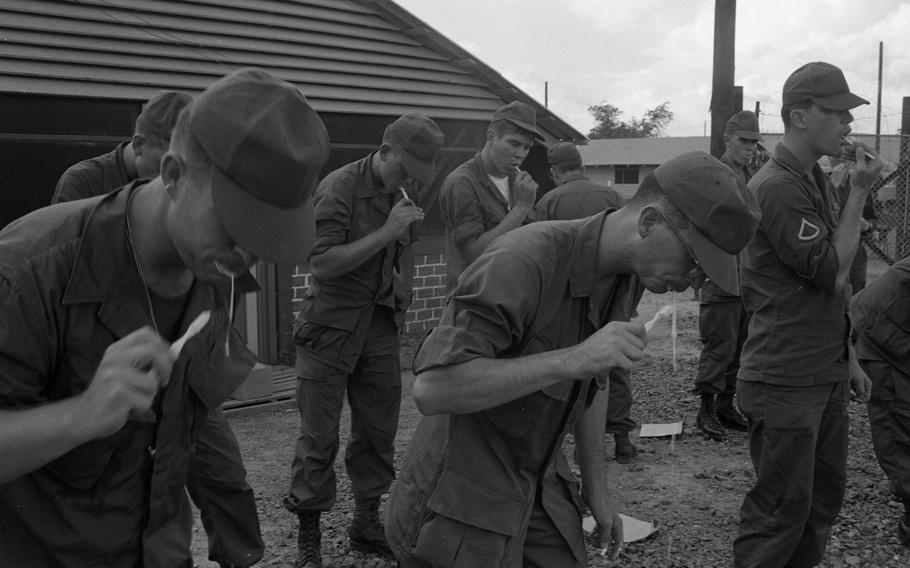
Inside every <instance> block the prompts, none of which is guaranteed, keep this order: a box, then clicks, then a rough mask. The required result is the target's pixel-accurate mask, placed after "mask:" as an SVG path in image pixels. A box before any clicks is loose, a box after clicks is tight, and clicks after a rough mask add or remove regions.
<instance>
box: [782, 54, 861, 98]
mask: <svg viewBox="0 0 910 568" xmlns="http://www.w3.org/2000/svg"><path fill="white" fill-rule="evenodd" d="M783 101H784V104H785V105H789V104H796V103H801V102H805V101H812V102H813V103H815V104H817V105H818V106H821V107H824V108H827V109H831V110H850V109H852V108H855V107H858V106H859V105H867V104H869V101H867V100H866V99H864V98H862V97H860V96H857V95H854V94H853V93H851V92H850V88H849V87H848V86H847V79H845V78H844V73H843V71H841V70H840V69H838V68H837V67H835V66H834V65H831V64H830V63H824V62H822V61H814V62H812V63H806V64H805V65H803V66H802V67H800V68H799V69H797V70H796V71H794V72H793V73H791V74H790V76H789V77H787V80H786V81H785V82H784V91H783Z"/></svg>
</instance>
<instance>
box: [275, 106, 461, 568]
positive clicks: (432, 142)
mask: <svg viewBox="0 0 910 568" xmlns="http://www.w3.org/2000/svg"><path fill="white" fill-rule="evenodd" d="M444 141H445V140H444V136H443V134H442V131H441V130H440V129H439V126H437V124H436V123H435V122H434V121H433V120H432V119H430V118H429V117H427V116H424V115H422V114H419V113H408V114H405V115H403V116H401V117H399V118H397V119H396V120H395V121H394V122H392V123H391V124H389V125H388V126H387V127H386V129H385V132H384V133H383V136H382V144H381V145H380V146H379V147H378V148H377V149H376V150H375V151H374V152H372V153H370V154H369V155H368V156H366V157H364V158H362V159H360V160H357V161H355V162H351V163H350V164H347V165H345V166H342V167H341V168H339V169H337V170H335V171H334V172H332V173H330V174H328V175H327V176H326V177H325V179H323V180H322V182H320V184H319V186H318V187H317V188H316V198H315V206H316V209H315V215H316V243H315V245H314V247H313V250H312V253H311V254H310V258H309V264H310V269H311V270H312V273H313V284H312V286H310V288H309V290H308V291H307V298H306V308H305V310H304V312H303V313H302V318H303V320H304V321H305V322H306V323H305V325H303V326H302V327H301V328H300V329H299V330H298V331H297V333H296V335H295V337H294V342H295V343H296V344H297V377H298V379H299V380H298V387H297V404H298V408H299V410H300V437H299V438H298V440H297V448H296V452H295V454H294V459H293V462H292V465H291V481H290V488H289V490H288V494H287V496H286V497H285V500H284V504H285V507H287V509H288V510H289V511H291V512H293V513H295V514H296V515H297V517H298V519H299V531H298V539H297V563H296V566H300V567H305V568H309V567H316V566H322V551H321V534H322V533H321V527H320V516H321V514H322V512H324V511H328V510H330V509H331V508H332V507H333V505H334V501H335V470H334V462H335V455H336V454H337V453H338V449H339V440H338V424H339V420H340V418H341V409H342V403H343V401H344V399H345V395H346V394H347V400H348V402H349V405H350V408H351V416H352V421H351V422H352V424H353V426H352V431H351V436H350V438H349V440H348V447H347V451H346V455H347V474H348V477H350V479H351V485H352V486H353V492H354V502H355V510H354V520H353V522H352V523H351V526H350V527H349V531H348V536H349V539H350V543H351V547H352V548H353V549H355V550H359V551H362V552H370V553H376V554H380V555H385V556H389V555H391V551H390V550H389V547H388V545H387V544H386V541H385V535H384V534H383V527H382V524H381V522H380V520H379V512H378V511H379V503H380V499H381V497H382V495H383V494H385V493H386V491H388V488H389V486H390V484H391V483H392V479H393V478H394V477H395V468H394V464H393V462H392V457H393V454H394V451H393V450H394V442H395V434H396V432H397V430H398V411H399V405H400V401H401V369H400V368H399V363H398V351H399V343H398V337H399V333H400V331H401V326H402V325H403V323H404V315H405V312H406V311H407V308H408V305H409V304H410V298H411V274H412V271H413V256H412V253H411V243H413V242H414V240H416V238H417V233H416V224H417V223H419V222H420V221H421V220H422V219H423V216H424V213H423V210H422V209H421V208H420V207H419V206H418V205H417V203H418V202H419V201H420V200H421V199H422V197H423V196H424V190H425V189H426V188H427V187H428V186H429V185H430V184H432V183H433V181H434V179H435V178H436V164H437V160H438V159H439V155H440V152H441V150H442V146H443V143H444Z"/></svg>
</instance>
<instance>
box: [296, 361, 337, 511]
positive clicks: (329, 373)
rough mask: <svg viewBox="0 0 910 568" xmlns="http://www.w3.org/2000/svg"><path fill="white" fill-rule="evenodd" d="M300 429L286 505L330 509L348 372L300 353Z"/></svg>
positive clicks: (298, 397)
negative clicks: (339, 427)
mask: <svg viewBox="0 0 910 568" xmlns="http://www.w3.org/2000/svg"><path fill="white" fill-rule="evenodd" d="M297 368H298V371H297V372H298V374H299V375H300V376H298V377H297V409H298V410H299V412H300V431H299V433H298V435H297V445H296V448H295V451H294V459H293V461H292V463H291V483H290V489H289V491H288V495H287V497H285V500H284V506H285V507H286V508H287V509H288V510H290V511H292V512H294V513H304V512H308V511H328V510H329V509H331V508H332V506H333V505H334V504H335V497H336V493H335V491H336V487H335V458H336V457H337V456H338V447H339V441H338V426H339V422H340V420H341V408H342V405H343V404H344V391H345V386H346V384H347V377H348V375H347V373H345V372H344V371H340V370H338V369H335V368H333V367H331V366H329V365H326V364H324V363H321V362H320V361H317V360H315V359H314V358H312V357H311V356H308V355H307V353H306V352H305V351H303V350H301V351H300V352H299V353H298V366H297Z"/></svg>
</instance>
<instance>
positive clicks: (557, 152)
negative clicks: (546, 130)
mask: <svg viewBox="0 0 910 568" xmlns="http://www.w3.org/2000/svg"><path fill="white" fill-rule="evenodd" d="M565 162H578V163H581V153H580V152H579V151H578V147H577V146H575V144H574V143H572V142H558V143H556V144H553V145H552V146H550V148H549V149H547V163H548V164H550V165H551V166H555V165H556V164H562V163H565Z"/></svg>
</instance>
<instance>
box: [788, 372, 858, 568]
mask: <svg viewBox="0 0 910 568" xmlns="http://www.w3.org/2000/svg"><path fill="white" fill-rule="evenodd" d="M849 400H850V389H849V388H848V386H847V383H846V382H843V383H838V384H837V385H836V386H835V387H834V388H833V389H832V390H831V391H830V398H829V399H828V405H827V407H825V409H824V413H823V414H822V420H821V424H820V426H819V433H818V442H817V444H816V450H815V473H814V479H813V483H812V509H811V511H810V513H809V518H808V519H806V523H805V528H804V529H803V534H802V536H801V537H800V540H799V543H798V544H797V546H796V550H794V551H793V554H791V555H790V559H789V560H788V561H787V566H793V567H802V566H816V565H818V564H819V563H820V562H821V561H822V557H823V556H824V554H825V546H826V545H827V543H828V537H829V536H830V535H831V525H832V524H833V523H834V519H836V518H837V515H838V513H840V510H841V506H842V505H843V503H844V494H845V492H846V488H847V440H848V432H849V418H848V415H847V404H848V403H849Z"/></svg>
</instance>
